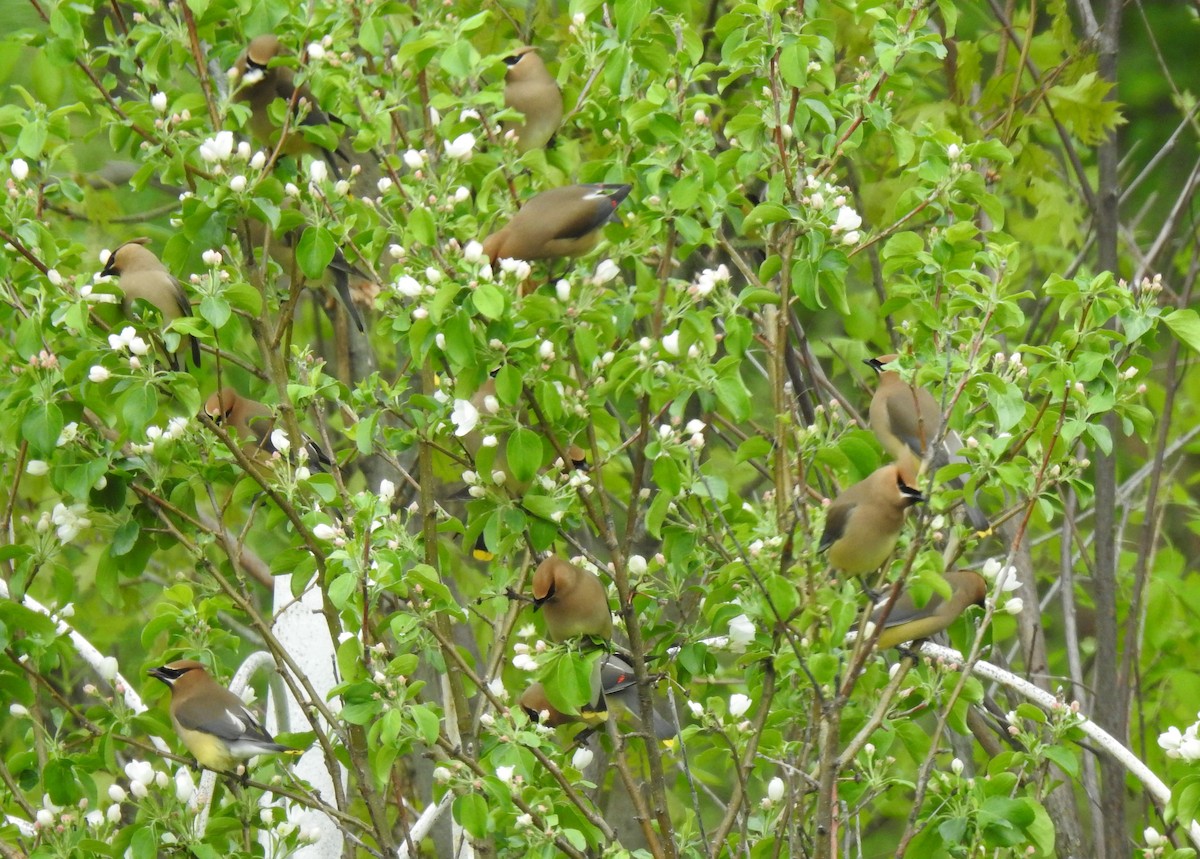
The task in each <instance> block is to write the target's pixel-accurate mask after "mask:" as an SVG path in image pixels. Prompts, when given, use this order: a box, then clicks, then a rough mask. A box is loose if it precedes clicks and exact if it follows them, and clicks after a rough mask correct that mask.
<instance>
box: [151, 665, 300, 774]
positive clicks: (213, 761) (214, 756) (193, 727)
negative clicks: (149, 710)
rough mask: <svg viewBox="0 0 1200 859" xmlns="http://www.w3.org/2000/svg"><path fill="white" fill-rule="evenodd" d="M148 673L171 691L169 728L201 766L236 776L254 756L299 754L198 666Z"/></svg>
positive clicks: (171, 668)
mask: <svg viewBox="0 0 1200 859" xmlns="http://www.w3.org/2000/svg"><path fill="white" fill-rule="evenodd" d="M149 674H150V676H151V677H157V678H158V679H159V680H161V681H162V682H163V683H166V684H167V686H169V687H170V689H171V724H173V725H174V726H175V731H176V733H178V734H179V739H181V740H183V744H184V745H185V746H187V749H188V751H189V752H191V753H192V754H193V755H194V756H195V758H196V760H197V761H198V762H199V763H200V765H201V766H203V767H206V768H207V769H210V770H217V771H219V772H233V771H235V769H236V767H237V765H238V761H244V760H246V759H247V758H252V757H254V756H255V755H264V754H276V753H279V752H283V753H285V754H293V755H298V754H300V753H301V751H300V750H299V749H293V748H289V747H288V746H284V745H280V744H279V743H277V742H275V738H274V737H272V736H271V735H270V734H268V733H267V731H266V729H265V728H263V726H262V725H261V724H259V721H258V719H256V718H254V714H253V713H251V712H250V711H249V710H247V709H246V705H245V704H243V703H242V699H241V698H239V697H238V696H237V695H234V694H233V693H232V692H230V691H229V690H228V689H226V688H225V687H224V686H221V685H220V684H218V683H217V682H216V681H215V680H213V679H212V677H211V676H209V673H208V671H207V670H205V668H204V666H203V665H201V664H200V663H199V662H196V661H195V660H193V659H181V660H179V661H177V662H170V663H167V664H166V665H163V666H162V667H160V668H152V669H150V671H149Z"/></svg>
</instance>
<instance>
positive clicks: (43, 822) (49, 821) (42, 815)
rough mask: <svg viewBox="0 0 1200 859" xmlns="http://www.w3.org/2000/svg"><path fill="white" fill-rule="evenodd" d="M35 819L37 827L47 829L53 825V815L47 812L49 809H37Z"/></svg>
mask: <svg viewBox="0 0 1200 859" xmlns="http://www.w3.org/2000/svg"><path fill="white" fill-rule="evenodd" d="M35 818H36V820H37V823H38V826H41V827H47V826H53V825H54V815H53V814H52V813H51V812H50V811H49V809H45V808H39V809H38V811H37V814H36V815H35Z"/></svg>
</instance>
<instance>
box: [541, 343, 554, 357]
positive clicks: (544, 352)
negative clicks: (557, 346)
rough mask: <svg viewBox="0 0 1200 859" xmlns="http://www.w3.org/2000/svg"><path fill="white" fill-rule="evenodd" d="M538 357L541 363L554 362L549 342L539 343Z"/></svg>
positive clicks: (552, 348)
mask: <svg viewBox="0 0 1200 859" xmlns="http://www.w3.org/2000/svg"><path fill="white" fill-rule="evenodd" d="M538 355H540V356H541V358H542V360H543V361H553V360H554V344H553V343H551V342H550V341H549V340H543V341H542V342H541V344H540V345H539V346H538Z"/></svg>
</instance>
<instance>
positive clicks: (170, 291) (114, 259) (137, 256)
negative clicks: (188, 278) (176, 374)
mask: <svg viewBox="0 0 1200 859" xmlns="http://www.w3.org/2000/svg"><path fill="white" fill-rule="evenodd" d="M149 243H150V240H149V239H146V238H141V239H131V240H130V241H128V242H126V243H125V244H123V245H121V246H120V247H119V248H117V249H116V250H115V251H113V252H112V253H111V254H109V255H108V260H107V261H106V262H105V263H104V269H103V270H102V271H101V272H100V274H101V275H105V276H108V275H111V276H114V277H118V278H120V280H121V284H120V286H121V292H123V293H124V298H123V299H122V301H121V308H122V310H124V312H125V315H126V316H129V315H130V311H131V309H132V307H133V302H134V301H137V300H139V299H140V300H141V301H145V302H146V303H147V304H151V305H153V306H154V307H155V308H157V309H158V312H159V313H160V314H161V315H162V318H163V322H171V321H173V320H176V319H179V318H180V317H181V316H191V315H192V307H191V305H190V304H188V298H187V294H186V293H184V291H183V286H182V284H180V283H179V281H178V280H177V279H176V278H175V276H174V275H172V274H171V273H170V272H169V271H167V267H166V266H165V265H163V264H162V262H161V261H160V260H159V258H158V257H156V256H155V255H154V254H153V253H152V252H151V251H149V250H147V249H146V248H145V247H144V245H147V244H149ZM188 339H189V340H191V341H192V363H193V364H195V365H196V366H197V367H199V366H200V342H199V341H198V340H197V339H196V338H195V337H192V336H189V337H188ZM171 367H172V368H173V369H176V370H177V369H179V365H178V362H177V361H176V360H175V356H174V355H172V356H171Z"/></svg>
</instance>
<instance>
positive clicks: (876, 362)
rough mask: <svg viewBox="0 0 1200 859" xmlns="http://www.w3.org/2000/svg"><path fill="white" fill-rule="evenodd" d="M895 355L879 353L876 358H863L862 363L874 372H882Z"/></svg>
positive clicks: (893, 359)
mask: <svg viewBox="0 0 1200 859" xmlns="http://www.w3.org/2000/svg"><path fill="white" fill-rule="evenodd" d="M896 357H897V356H896V355H880V356H879V357H878V358H863V363H864V364H866V365H867V366H868V367H870V368H871V369H872V370H874V371H875V372H876V373H883V372H884V371H886V370H887V369H888V364H891V363H892V362H893V361H895V360H896Z"/></svg>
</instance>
